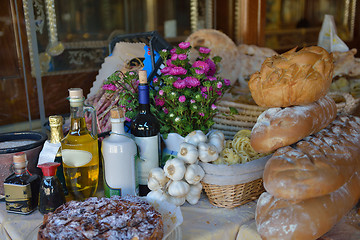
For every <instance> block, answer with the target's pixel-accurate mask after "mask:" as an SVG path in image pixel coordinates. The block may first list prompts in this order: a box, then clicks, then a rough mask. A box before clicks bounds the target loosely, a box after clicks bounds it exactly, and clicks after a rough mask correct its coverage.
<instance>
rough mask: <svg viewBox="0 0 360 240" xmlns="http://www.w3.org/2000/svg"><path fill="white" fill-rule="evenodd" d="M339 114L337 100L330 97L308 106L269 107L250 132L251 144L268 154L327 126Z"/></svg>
mask: <svg viewBox="0 0 360 240" xmlns="http://www.w3.org/2000/svg"><path fill="white" fill-rule="evenodd" d="M336 114H337V107H336V104H335V101H334V100H333V99H332V98H331V97H329V96H325V97H323V98H321V99H319V100H318V101H316V102H314V103H311V104H308V105H305V106H293V107H286V108H284V109H281V108H270V109H268V110H266V111H264V112H263V113H262V114H261V115H260V116H259V117H258V119H257V122H256V124H255V125H254V127H253V129H252V131H251V146H252V147H253V149H254V150H255V151H257V152H260V153H266V152H272V151H274V150H276V149H278V148H280V147H285V146H288V145H290V144H293V143H296V142H297V141H299V140H301V139H303V138H304V137H307V136H309V135H311V134H314V133H316V132H318V131H320V130H321V129H323V128H325V127H327V126H328V125H329V124H330V123H331V122H332V121H333V120H334V119H335V118H336Z"/></svg>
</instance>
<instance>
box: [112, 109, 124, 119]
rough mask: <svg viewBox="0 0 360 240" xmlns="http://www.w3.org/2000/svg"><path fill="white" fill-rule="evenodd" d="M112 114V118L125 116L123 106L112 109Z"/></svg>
mask: <svg viewBox="0 0 360 240" xmlns="http://www.w3.org/2000/svg"><path fill="white" fill-rule="evenodd" d="M110 116H111V118H112V119H120V118H124V116H125V111H124V109H123V108H120V107H117V108H113V109H111V110H110Z"/></svg>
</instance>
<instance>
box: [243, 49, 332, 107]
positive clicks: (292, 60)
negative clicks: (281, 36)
mask: <svg viewBox="0 0 360 240" xmlns="http://www.w3.org/2000/svg"><path fill="white" fill-rule="evenodd" d="M333 68H334V64H333V57H332V54H329V53H328V52H327V51H326V50H325V49H323V48H321V47H318V46H312V47H305V48H303V49H301V50H300V51H298V52H296V48H294V49H292V50H290V51H288V52H286V53H284V54H281V55H275V56H273V57H270V58H267V59H266V60H265V61H264V63H263V64H262V66H261V69H260V72H256V73H254V74H253V75H251V78H250V81H249V89H250V92H251V94H252V97H253V98H254V100H255V102H256V104H258V105H259V106H263V107H288V106H292V105H306V104H309V103H312V102H315V101H317V100H318V99H320V98H321V97H324V96H325V95H326V93H327V92H328V90H329V87H330V84H331V82H332V74H333Z"/></svg>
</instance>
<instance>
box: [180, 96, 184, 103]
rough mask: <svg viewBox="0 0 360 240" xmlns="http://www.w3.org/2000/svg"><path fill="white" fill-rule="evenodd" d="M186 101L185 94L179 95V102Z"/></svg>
mask: <svg viewBox="0 0 360 240" xmlns="http://www.w3.org/2000/svg"><path fill="white" fill-rule="evenodd" d="M185 101H186V97H185V96H184V95H181V96H180V97H179V102H182V103H183V102H185Z"/></svg>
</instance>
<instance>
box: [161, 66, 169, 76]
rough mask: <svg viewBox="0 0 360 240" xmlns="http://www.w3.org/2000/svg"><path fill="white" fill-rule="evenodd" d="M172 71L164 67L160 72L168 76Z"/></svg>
mask: <svg viewBox="0 0 360 240" xmlns="http://www.w3.org/2000/svg"><path fill="white" fill-rule="evenodd" d="M170 70H171V67H164V68H163V69H161V70H160V72H161V73H162V74H165V75H168V74H169V72H170Z"/></svg>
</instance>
